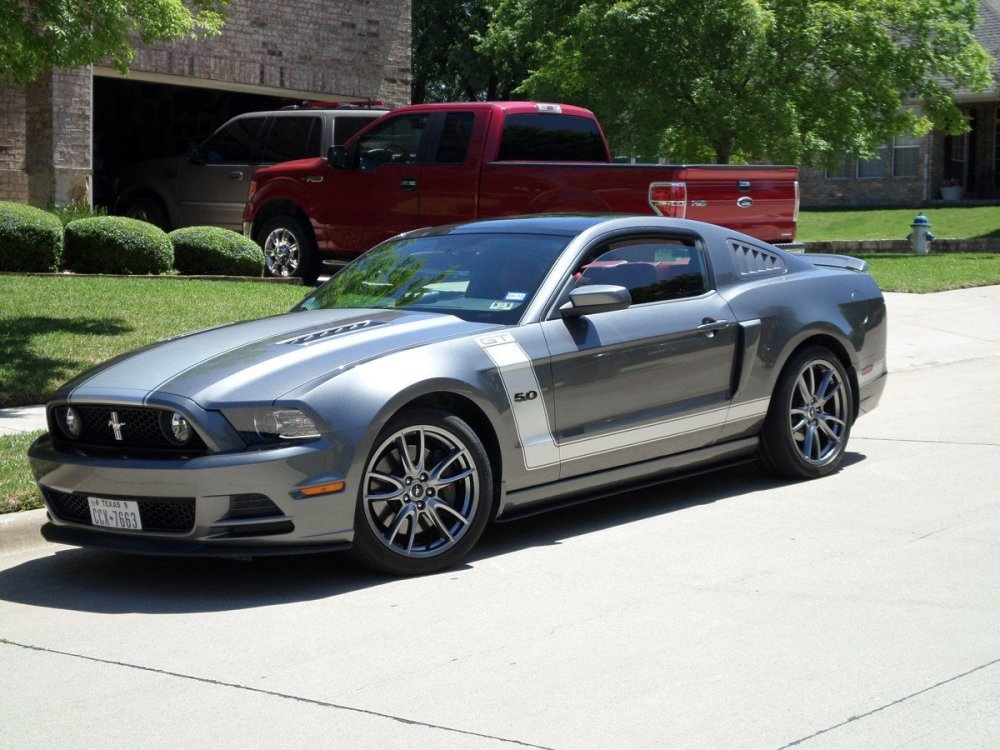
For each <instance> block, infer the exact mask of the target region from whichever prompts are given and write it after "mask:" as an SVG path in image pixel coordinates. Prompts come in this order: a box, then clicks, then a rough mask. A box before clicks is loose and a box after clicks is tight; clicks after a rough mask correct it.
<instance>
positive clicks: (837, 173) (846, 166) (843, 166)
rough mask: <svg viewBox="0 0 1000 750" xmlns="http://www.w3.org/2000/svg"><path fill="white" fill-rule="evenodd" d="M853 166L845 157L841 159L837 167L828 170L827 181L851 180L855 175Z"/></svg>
mask: <svg viewBox="0 0 1000 750" xmlns="http://www.w3.org/2000/svg"><path fill="white" fill-rule="evenodd" d="M853 166H854V165H853V164H851V160H850V159H849V158H848V157H846V156H844V157H842V158H841V160H840V162H839V163H838V164H837V166H836V167H834V168H833V169H828V170H826V179H828V180H849V179H850V178H851V175H852V174H854V170H853Z"/></svg>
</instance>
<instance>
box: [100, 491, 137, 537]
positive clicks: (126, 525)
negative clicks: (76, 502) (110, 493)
mask: <svg viewBox="0 0 1000 750" xmlns="http://www.w3.org/2000/svg"><path fill="white" fill-rule="evenodd" d="M87 502H88V503H89V504H90V522H91V523H92V524H93V525H94V526H104V527H105V528H108V529H128V530H129V531H141V530H142V521H141V520H140V519H139V503H137V502H135V501H134V500H110V499H108V498H106V497H88V498H87Z"/></svg>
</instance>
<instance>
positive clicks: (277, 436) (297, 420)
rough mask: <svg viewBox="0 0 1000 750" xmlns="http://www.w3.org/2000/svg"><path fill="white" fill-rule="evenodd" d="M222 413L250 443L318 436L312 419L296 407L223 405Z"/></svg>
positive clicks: (278, 441)
mask: <svg viewBox="0 0 1000 750" xmlns="http://www.w3.org/2000/svg"><path fill="white" fill-rule="evenodd" d="M223 413H224V414H225V416H226V419H227V420H229V423H230V424H231V425H232V426H233V427H235V428H236V430H237V432H239V433H240V435H241V436H242V437H243V439H244V440H246V441H247V443H249V444H250V445H261V444H267V443H281V442H286V441H289V440H315V439H316V438H318V437H319V436H320V432H319V428H317V427H316V423H315V422H313V420H312V419H310V418H309V417H308V416H307V415H306V414H305V413H303V412H302V411H300V410H298V409H292V408H288V407H282V408H277V407H273V408H263V409H226V410H224V412H223Z"/></svg>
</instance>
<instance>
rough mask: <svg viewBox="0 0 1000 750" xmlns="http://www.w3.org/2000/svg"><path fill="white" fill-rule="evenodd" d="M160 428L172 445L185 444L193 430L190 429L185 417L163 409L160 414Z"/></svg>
mask: <svg viewBox="0 0 1000 750" xmlns="http://www.w3.org/2000/svg"><path fill="white" fill-rule="evenodd" d="M160 430H162V431H163V434H164V435H165V436H166V438H167V440H169V441H170V442H171V443H173V444H174V445H187V444H188V443H190V442H191V438H192V437H193V436H194V430H193V429H191V423H190V422H188V421H187V417H185V416H184V415H183V414H178V413H177V412H175V411H174V412H169V411H165V412H162V413H161V414H160Z"/></svg>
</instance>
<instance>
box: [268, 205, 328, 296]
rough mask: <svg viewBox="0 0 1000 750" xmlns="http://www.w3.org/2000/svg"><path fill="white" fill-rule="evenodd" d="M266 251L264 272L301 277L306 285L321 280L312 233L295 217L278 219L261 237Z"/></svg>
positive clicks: (269, 223) (272, 220)
mask: <svg viewBox="0 0 1000 750" xmlns="http://www.w3.org/2000/svg"><path fill="white" fill-rule="evenodd" d="M258 237H259V242H260V246H261V249H262V250H263V251H264V273H265V274H266V275H268V276H297V277H299V278H300V279H302V281H303V282H304V283H306V284H315V283H316V279H317V278H319V266H320V263H319V253H318V251H317V250H316V243H315V242H314V241H313V236H312V233H311V232H310V231H309V230H308V229H307V228H306V227H305V226H304V225H303V223H302V222H301V221H300V220H299V219H297V218H296V217H294V216H275V217H274V218H272V219H268V220H267V222H265V224H264V226H263V228H261V230H260V234H259V235H258Z"/></svg>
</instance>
